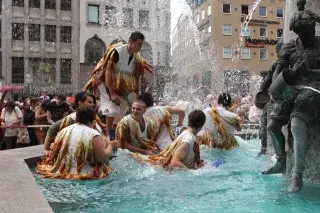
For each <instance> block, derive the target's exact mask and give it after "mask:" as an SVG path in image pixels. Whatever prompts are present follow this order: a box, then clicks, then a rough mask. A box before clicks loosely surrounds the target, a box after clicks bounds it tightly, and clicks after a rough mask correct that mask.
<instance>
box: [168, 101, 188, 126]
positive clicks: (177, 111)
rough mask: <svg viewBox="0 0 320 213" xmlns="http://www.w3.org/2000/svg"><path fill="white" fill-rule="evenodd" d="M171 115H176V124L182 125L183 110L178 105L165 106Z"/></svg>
mask: <svg viewBox="0 0 320 213" xmlns="http://www.w3.org/2000/svg"><path fill="white" fill-rule="evenodd" d="M165 108H166V109H167V110H168V112H169V113H170V114H171V115H178V124H177V125H178V126H182V123H183V120H184V117H185V111H184V110H183V109H181V108H179V107H172V106H166V107H165Z"/></svg>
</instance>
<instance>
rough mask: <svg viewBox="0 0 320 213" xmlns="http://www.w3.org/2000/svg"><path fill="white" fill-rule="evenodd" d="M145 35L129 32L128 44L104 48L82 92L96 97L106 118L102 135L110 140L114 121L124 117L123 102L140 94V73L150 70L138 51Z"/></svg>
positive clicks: (113, 131)
mask: <svg viewBox="0 0 320 213" xmlns="http://www.w3.org/2000/svg"><path fill="white" fill-rule="evenodd" d="M144 39H145V36H144V35H143V34H142V33H141V32H138V31H136V32H133V33H131V35H130V38H129V41H128V43H126V44H124V43H123V42H115V44H112V45H110V47H109V48H108V49H107V51H106V54H105V55H104V56H103V58H102V59H101V60H100V61H99V63H98V64H97V66H96V67H95V69H94V70H93V72H92V73H91V75H90V79H89V81H88V83H87V84H86V85H85V87H84V91H90V92H91V93H93V94H96V95H98V94H99V96H100V100H101V110H102V114H103V115H105V116H106V124H107V127H106V133H107V134H108V135H109V136H110V139H111V140H112V139H113V137H114V135H115V134H114V133H115V130H114V127H113V124H114V120H115V118H118V119H119V120H120V119H121V118H122V117H123V116H125V113H126V111H127V109H128V103H127V99H128V96H129V95H130V94H131V93H135V94H136V95H138V94H139V93H140V89H141V88H140V87H141V81H142V80H143V76H144V70H145V69H146V70H148V71H149V72H152V71H151V70H152V67H151V66H150V65H149V64H148V63H147V62H146V61H145V59H143V58H142V56H141V55H140V53H139V51H140V49H141V47H142V44H143V42H144Z"/></svg>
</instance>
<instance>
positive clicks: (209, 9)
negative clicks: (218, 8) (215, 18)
mask: <svg viewBox="0 0 320 213" xmlns="http://www.w3.org/2000/svg"><path fill="white" fill-rule="evenodd" d="M208 16H211V5H209V6H208Z"/></svg>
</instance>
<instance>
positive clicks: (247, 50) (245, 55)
mask: <svg viewBox="0 0 320 213" xmlns="http://www.w3.org/2000/svg"><path fill="white" fill-rule="evenodd" d="M241 58H242V59H250V48H246V47H244V48H242V49H241Z"/></svg>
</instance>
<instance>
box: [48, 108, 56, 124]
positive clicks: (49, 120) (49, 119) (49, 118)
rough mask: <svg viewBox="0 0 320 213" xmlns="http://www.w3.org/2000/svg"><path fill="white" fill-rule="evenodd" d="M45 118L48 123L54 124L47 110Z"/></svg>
mask: <svg viewBox="0 0 320 213" xmlns="http://www.w3.org/2000/svg"><path fill="white" fill-rule="evenodd" d="M47 120H48V122H49V124H54V121H53V120H52V114H51V112H50V111H47Z"/></svg>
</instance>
